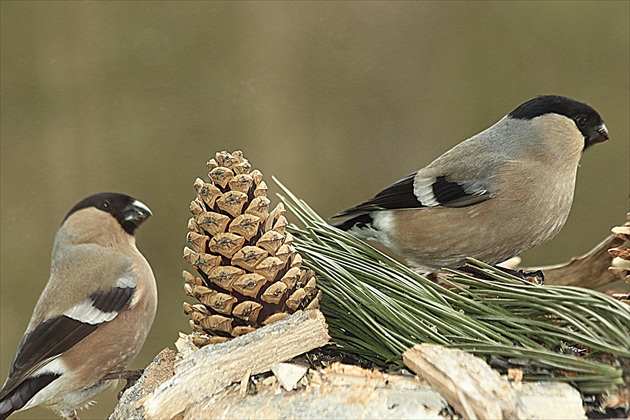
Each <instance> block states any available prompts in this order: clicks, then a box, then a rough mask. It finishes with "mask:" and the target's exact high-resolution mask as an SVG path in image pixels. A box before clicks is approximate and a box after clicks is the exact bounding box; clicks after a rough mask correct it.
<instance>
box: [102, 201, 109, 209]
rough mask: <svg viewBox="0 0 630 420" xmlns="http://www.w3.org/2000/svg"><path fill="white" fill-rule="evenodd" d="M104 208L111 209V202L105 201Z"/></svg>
mask: <svg viewBox="0 0 630 420" xmlns="http://www.w3.org/2000/svg"><path fill="white" fill-rule="evenodd" d="M103 208H105V209H106V208H109V201H103Z"/></svg>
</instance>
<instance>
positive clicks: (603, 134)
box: [584, 124, 608, 149]
mask: <svg viewBox="0 0 630 420" xmlns="http://www.w3.org/2000/svg"><path fill="white" fill-rule="evenodd" d="M606 140H608V129H607V128H606V126H605V125H604V124H602V125H601V126H599V127H597V128H596V129H595V130H594V131H593V132H592V133H591V134H590V135H589V136H588V137H587V138H586V141H585V144H584V148H585V149H586V148H587V147H590V146H592V145H594V144H597V143H603V142H605V141H606Z"/></svg>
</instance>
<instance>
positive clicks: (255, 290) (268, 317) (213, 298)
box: [184, 151, 321, 347]
mask: <svg viewBox="0 0 630 420" xmlns="http://www.w3.org/2000/svg"><path fill="white" fill-rule="evenodd" d="M207 165H208V176H209V178H210V182H209V183H206V182H204V181H203V180H202V179H200V178H197V179H196V180H195V183H194V188H195V190H196V191H197V198H195V199H194V200H193V201H192V202H191V203H190V212H191V213H192V214H193V217H192V218H191V219H190V220H189V221H188V231H189V232H188V235H187V237H186V242H187V244H188V246H186V247H185V248H184V259H185V260H186V261H188V262H189V263H190V264H191V265H192V266H193V267H194V268H195V270H196V271H197V273H198V274H199V276H200V277H198V276H195V275H193V274H191V273H189V272H187V271H184V289H185V291H186V294H187V295H188V296H191V297H193V298H195V299H197V300H198V301H199V302H200V303H199V304H193V305H191V304H190V303H187V302H185V303H184V312H185V313H186V314H187V315H190V316H191V321H190V324H191V326H192V328H193V342H194V343H195V345H197V346H199V347H201V346H203V345H206V344H211V343H218V342H223V341H227V340H229V339H230V338H231V337H236V336H239V335H242V334H246V333H248V332H251V331H253V330H255V329H256V328H259V327H261V326H263V325H266V324H269V323H271V322H274V321H277V320H280V319H282V318H285V317H286V316H288V315H289V314H292V313H294V312H298V311H301V310H304V309H315V308H318V307H319V300H320V297H321V291H319V290H318V289H317V287H316V284H315V273H314V272H313V271H312V270H307V269H304V268H302V267H301V265H302V257H301V256H300V254H299V253H298V252H297V251H296V250H295V248H294V247H293V245H292V242H293V237H292V236H291V234H290V233H289V232H287V231H286V230H285V228H286V226H287V219H286V218H285V217H284V213H285V209H284V206H283V205H282V204H281V203H280V204H278V205H277V206H276V207H275V208H274V209H273V210H270V204H271V201H270V200H269V199H268V198H267V184H265V181H263V179H262V178H263V175H262V173H261V172H260V171H258V170H253V171H251V165H250V164H249V162H248V161H247V160H246V159H245V158H244V157H243V153H242V152H241V151H235V152H233V153H232V154H230V153H227V152H225V151H223V152H219V153H217V154H216V155H215V159H211V160H209V161H208V164H207ZM250 171H251V172H250Z"/></svg>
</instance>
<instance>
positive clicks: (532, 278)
mask: <svg viewBox="0 0 630 420" xmlns="http://www.w3.org/2000/svg"><path fill="white" fill-rule="evenodd" d="M496 267H497V268H498V269H499V270H501V271H504V272H506V273H508V274H511V275H513V276H516V277H518V278H520V279H522V280H525V281H526V282H527V283H531V284H533V285H536V286H542V285H543V284H545V273H543V272H542V270H535V271H525V270H512V269H509V268H504V267H499V266H496Z"/></svg>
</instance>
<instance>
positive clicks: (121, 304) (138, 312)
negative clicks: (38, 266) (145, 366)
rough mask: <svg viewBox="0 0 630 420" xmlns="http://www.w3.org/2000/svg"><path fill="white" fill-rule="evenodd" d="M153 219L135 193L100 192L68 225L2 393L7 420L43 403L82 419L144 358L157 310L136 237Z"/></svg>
mask: <svg viewBox="0 0 630 420" xmlns="http://www.w3.org/2000/svg"><path fill="white" fill-rule="evenodd" d="M150 216H151V210H149V208H148V207H147V206H146V205H145V204H143V203H142V202H140V201H138V200H136V199H134V198H132V197H130V196H128V195H125V194H120V193H99V194H95V195H92V196H90V197H87V198H85V199H83V200H82V201H80V202H79V203H78V204H76V205H75V206H74V207H73V208H72V209H71V210H70V212H69V213H68V214H67V215H66V217H65V218H64V219H63V222H62V224H61V226H60V227H59V229H58V231H57V234H56V236H55V241H54V245H53V251H52V259H51V266H50V278H49V280H48V283H47V285H46V287H45V288H44V290H43V292H42V294H41V296H40V297H39V300H38V301H37V304H36V306H35V309H34V311H33V315H32V317H31V320H30V322H29V324H28V326H27V328H26V332H25V333H24V336H23V337H22V340H21V341H20V343H19V345H18V348H17V351H16V353H15V356H14V358H13V362H12V363H11V366H10V369H9V375H8V378H7V380H6V382H5V383H4V386H3V388H2V390H0V419H2V420H4V419H6V418H7V417H8V416H9V415H11V414H12V413H13V412H15V411H21V410H26V409H29V408H32V407H35V406H39V405H42V406H45V407H47V408H50V409H52V410H53V411H54V412H56V413H57V414H58V415H60V416H61V417H63V418H66V419H78V417H77V409H79V408H83V407H85V406H87V405H89V404H90V403H91V402H92V399H93V397H94V396H96V395H97V394H99V393H101V392H102V391H104V390H105V389H107V388H109V387H111V386H113V385H115V383H116V381H112V380H107V378H106V377H107V375H108V374H111V373H114V372H120V371H123V370H125V369H127V367H128V366H129V364H130V363H131V362H132V361H133V360H134V359H135V357H136V356H137V355H138V352H139V351H140V348H141V347H142V345H143V344H144V341H145V339H146V337H147V334H148V333H149V330H150V328H151V325H152V324H153V319H154V318H155V313H156V309H157V286H156V282H155V277H154V275H153V271H152V269H151V266H150V265H149V263H148V262H147V260H146V259H145V257H144V256H143V255H142V254H141V253H140V251H139V250H138V249H137V248H136V239H135V236H134V235H135V233H136V229H137V228H138V227H139V226H140V225H141V224H142V223H143V222H144V221H145V220H147V219H148V218H149V217H150ZM114 376H115V375H114Z"/></svg>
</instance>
